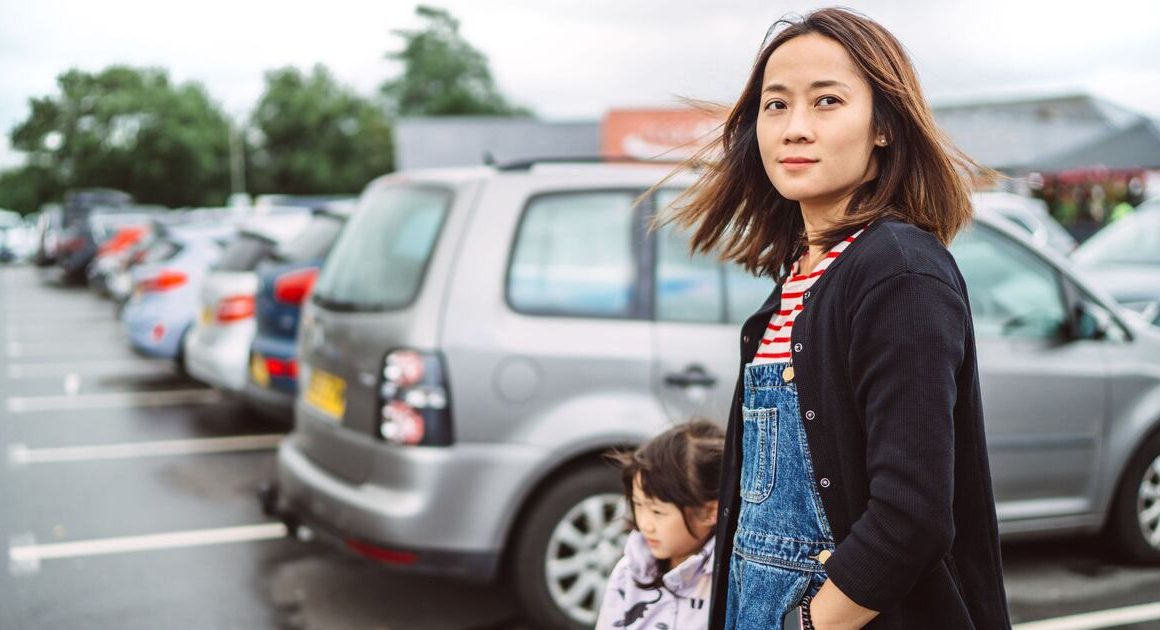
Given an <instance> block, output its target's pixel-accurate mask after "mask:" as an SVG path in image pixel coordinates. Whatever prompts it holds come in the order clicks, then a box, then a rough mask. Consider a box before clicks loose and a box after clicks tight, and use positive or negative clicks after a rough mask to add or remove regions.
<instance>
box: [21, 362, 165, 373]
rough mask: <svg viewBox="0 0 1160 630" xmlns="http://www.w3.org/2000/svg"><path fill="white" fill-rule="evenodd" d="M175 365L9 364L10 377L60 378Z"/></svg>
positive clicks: (152, 370) (149, 370) (160, 369)
mask: <svg viewBox="0 0 1160 630" xmlns="http://www.w3.org/2000/svg"><path fill="white" fill-rule="evenodd" d="M173 367H174V363H173V361H169V360H166V359H125V360H118V361H68V362H39V363H17V364H14V365H9V366H8V378H60V377H62V376H68V375H69V374H80V375H82V376H95V375H99V374H116V375H117V376H128V375H129V374H153V373H156V372H170V371H172V370H173Z"/></svg>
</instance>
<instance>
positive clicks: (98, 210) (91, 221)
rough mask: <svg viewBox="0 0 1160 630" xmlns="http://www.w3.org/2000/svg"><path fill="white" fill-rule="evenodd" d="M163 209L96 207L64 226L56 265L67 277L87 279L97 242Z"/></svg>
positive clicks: (146, 222) (146, 223)
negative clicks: (81, 217) (79, 218)
mask: <svg viewBox="0 0 1160 630" xmlns="http://www.w3.org/2000/svg"><path fill="white" fill-rule="evenodd" d="M163 211H164V208H161V207H160V206H100V207H95V208H91V209H90V210H89V212H88V213H87V214H86V215H85V217H84V218H83V219H81V220H78V221H76V222H74V223H73V224H72V225H70V226H69V227H66V228H64V231H63V232H62V235H61V244H60V248H59V250H58V252H57V265H59V266H60V268H61V269H63V270H64V273H65V277H66V278H67V279H70V280H76V281H87V280H88V278H89V276H90V273H89V268H90V266H91V265H92V263H93V261H94V260H95V259H96V257H97V253H98V252H99V251H100V249H101V245H103V244H104V243H105V241H107V240H108V239H109V238H111V237H112V236H113V235H114V234H115V233H116V232H117V230H119V229H120V228H122V227H125V226H142V225H148V223H149V221H151V220H152V218H153V217H154V216H156V215H157V214H159V213H161V212H163Z"/></svg>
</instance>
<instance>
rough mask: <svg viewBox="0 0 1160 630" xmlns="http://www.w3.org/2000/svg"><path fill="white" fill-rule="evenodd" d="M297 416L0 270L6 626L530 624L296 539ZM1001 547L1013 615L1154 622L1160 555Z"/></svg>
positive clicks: (504, 593) (449, 584) (96, 310)
mask: <svg viewBox="0 0 1160 630" xmlns="http://www.w3.org/2000/svg"><path fill="white" fill-rule="evenodd" d="M287 428H288V427H287V426H285V425H284V424H279V423H276V422H271V421H268V420H263V419H261V418H260V417H259V416H256V415H254V414H250V413H248V412H247V411H246V410H245V409H244V407H243V406H242V405H241V404H239V403H238V402H237V401H234V400H231V399H229V398H227V397H223V396H221V395H220V394H218V393H217V392H214V391H213V390H211V389H209V388H207V387H205V386H203V385H201V384H199V383H197V382H194V381H192V380H190V379H188V378H186V377H184V376H182V375H181V374H180V373H179V372H178V371H177V370H176V369H175V366H174V365H173V364H172V363H170V362H168V361H158V360H153V359H145V358H142V357H139V356H136V355H135V354H134V353H133V352H132V351H131V350H130V349H129V346H128V344H127V343H126V341H125V340H124V338H123V336H122V334H121V331H120V327H119V325H118V323H117V320H116V318H115V315H114V309H113V307H112V305H111V304H110V303H108V302H107V301H104V300H101V299H99V298H97V297H95V296H94V295H93V294H91V293H90V292H89V291H88V290H86V289H84V288H80V287H65V286H61V285H60V284H59V283H58V282H56V281H55V279H54V278H53V276H52V274H51V273H50V272H46V271H44V270H37V269H34V268H31V267H0V457H3V459H4V461H3V462H2V463H0V467H2V469H3V472H2V474H0V543H3V544H5V545H6V546H7V552H8V553H7V554H6V555H5V557H4V560H5V563H6V566H5V567H4V569H3V570H0V629H2V630H8V629H25V628H36V629H39V628H53V629H57V628H60V629H71V628H78V629H80V628H85V629H90V628H117V629H135V628H142V629H145V628H148V629H156V628H207V629H209V628H245V629H249V628H257V629H260V628H311V629H313V628H327V629H329V628H335V629H346V628H351V629H357V628H375V629H387V630H398V629H409V628H439V629H442V628H447V629H456V630H467V629H474V630H484V629H495V630H499V629H511V630H517V629H518V630H526V625H524V624H523V623H522V622H521V621H520V618H519V615H518V613H517V611H516V605H515V601H514V597H513V596H512V594H511V593H510V592H509V590H508V589H507V588H506V587H505V585H504V584H503V583H497V584H474V583H464V582H460V581H457V580H451V579H444V578H437V577H430V576H416V575H410V574H404V573H397V572H393V571H389V570H387V569H384V568H383V567H380V566H377V565H374V564H372V563H371V562H369V561H366V560H363V559H361V558H355V557H352V556H348V555H345V554H342V553H340V552H337V551H335V550H333V549H330V548H329V547H325V546H322V545H320V544H317V543H301V542H298V541H294V540H289V539H287V538H285V529H284V528H283V527H282V525H281V524H280V523H277V522H273V521H271V520H270V519H269V518H268V517H266V516H264V515H263V514H262V513H261V511H260V509H259V508H258V504H257V501H256V499H255V494H256V491H257V488H258V486H259V484H261V483H262V482H263V481H265V480H267V479H269V478H271V477H272V471H273V465H274V449H275V448H276V444H277V442H278V440H279V439H280V437H281V435H282V434H284V433H285V432H286V430H287ZM1003 552H1004V561H1005V572H1006V585H1007V592H1008V596H1009V599H1010V603H1011V612H1012V617H1013V620H1014V621H1015V622H1016V624H1017V625H1016V627H1017V628H1022V629H1024V630H1062V629H1064V628H1069V629H1080V628H1160V567H1135V566H1131V565H1126V564H1121V563H1119V562H1118V561H1116V560H1115V559H1114V558H1113V557H1112V556H1111V555H1110V553H1109V552H1108V551H1107V550H1106V548H1105V547H1104V545H1102V544H1101V543H1100V541H1098V540H1094V539H1068V540H1052V541H1039V542H1032V543H1020V544H1007V545H1005V546H1004V549H1003Z"/></svg>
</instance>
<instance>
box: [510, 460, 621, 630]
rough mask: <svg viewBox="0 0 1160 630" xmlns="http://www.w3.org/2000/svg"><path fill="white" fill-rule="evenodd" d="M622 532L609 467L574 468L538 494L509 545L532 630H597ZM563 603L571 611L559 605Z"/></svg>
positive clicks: (616, 485) (617, 488)
mask: <svg viewBox="0 0 1160 630" xmlns="http://www.w3.org/2000/svg"><path fill="white" fill-rule="evenodd" d="M593 520H595V521H596V522H595V523H593ZM624 526H625V520H624V486H623V485H621V482H620V478H619V475H618V474H617V471H616V469H615V468H613V467H612V466H610V465H607V464H603V465H601V464H589V465H586V466H584V467H582V468H578V469H575V470H573V471H571V472H569V473H568V474H566V475H565V476H563V477H561V478H560V479H558V480H557V481H556V482H554V483H553V484H552V485H551V486H550V487H549V488H548V489H547V490H545V491H544V492H542V493H541V494H540V495H539V497H538V498H537V499H536V500H535V503H534V504H533V505H532V507H531V508H530V509H529V510H528V511H527V513H526V515H525V517H524V519H523V522H522V527H521V528H520V529H519V531H518V533H517V536H516V538H515V539H514V541H513V545H512V553H511V557H510V564H509V566H508V570H509V574H510V577H511V578H512V579H513V583H514V586H515V590H516V595H517V597H518V599H519V602H520V604H521V606H522V607H523V611H524V614H525V616H526V617H527V618H528V621H529V622H531V625H532V627H535V628H545V629H552V628H559V629H561V630H563V629H568V630H571V629H573V628H576V629H579V628H592V627H593V626H594V625H595V624H596V615H597V613H599V606H600V600H601V598H602V597H603V595H604V587H605V584H606V583H607V577H608V574H609V573H610V572H611V571H612V567H613V566H615V564H616V562H617V560H619V559H620V556H621V555H622V553H623V550H624V540H625V538H626V536H627V532H626V530H625V527H624ZM567 541H575V542H576V543H578V544H570V543H569V542H567ZM549 566H552V567H553V568H554V570H553V571H550V570H549ZM569 596H571V597H575V598H577V599H576V603H575V604H569V603H566V600H567V599H568V597H569Z"/></svg>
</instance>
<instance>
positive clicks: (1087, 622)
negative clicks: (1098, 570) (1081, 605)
mask: <svg viewBox="0 0 1160 630" xmlns="http://www.w3.org/2000/svg"><path fill="white" fill-rule="evenodd" d="M1157 619H1160V603H1155V604H1142V605H1139V606H1127V607H1124V608H1111V609H1108V610H1097V611H1095V612H1090V613H1082V614H1078V615H1068V616H1067V617H1056V618H1054V619H1042V620H1040V621H1030V622H1027V623H1020V624H1015V626H1013V627H1012V630H1095V629H1096V628H1114V627H1116V626H1122V625H1126V624H1129V623H1140V622H1143V621H1155V620H1157Z"/></svg>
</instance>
